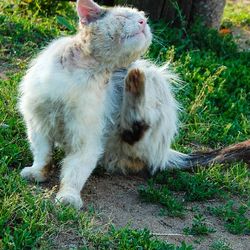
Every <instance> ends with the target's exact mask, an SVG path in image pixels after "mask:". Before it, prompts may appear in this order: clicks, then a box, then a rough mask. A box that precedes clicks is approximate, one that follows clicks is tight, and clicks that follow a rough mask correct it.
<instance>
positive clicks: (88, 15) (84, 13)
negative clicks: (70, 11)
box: [77, 0, 102, 24]
mask: <svg viewBox="0 0 250 250" xmlns="http://www.w3.org/2000/svg"><path fill="white" fill-rule="evenodd" d="M77 13H78V16H79V19H80V22H81V23H82V24H88V23H90V22H93V21H95V20H97V19H98V18H99V17H100V15H101V13H102V8H101V7H100V6H99V5H98V4H97V3H95V2H94V1H92V0H77Z"/></svg>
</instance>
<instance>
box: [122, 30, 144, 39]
mask: <svg viewBox="0 0 250 250" xmlns="http://www.w3.org/2000/svg"><path fill="white" fill-rule="evenodd" d="M140 35H144V36H146V34H145V29H143V30H140V31H139V32H136V33H134V34H132V35H128V36H127V37H126V38H127V39H129V38H134V37H137V36H140Z"/></svg>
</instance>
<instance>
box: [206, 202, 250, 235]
mask: <svg viewBox="0 0 250 250" xmlns="http://www.w3.org/2000/svg"><path fill="white" fill-rule="evenodd" d="M249 208H250V204H244V205H240V206H239V207H238V208H237V207H235V204H234V202H233V201H229V202H228V203H227V204H226V205H224V206H218V207H209V211H210V213H211V214H213V215H216V216H218V217H219V218H220V219H221V220H222V221H223V222H224V226H225V228H226V229H227V230H228V231H229V232H230V233H232V234H246V235H249V234H250V220H249V219H248V218H247V215H246V214H247V212H248V211H250V210H249Z"/></svg>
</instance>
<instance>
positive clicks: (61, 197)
mask: <svg viewBox="0 0 250 250" xmlns="http://www.w3.org/2000/svg"><path fill="white" fill-rule="evenodd" d="M56 203H58V204H60V203H63V204H65V205H71V206H73V207H74V208H75V209H77V210H79V209H80V208H81V207H82V206H83V202H82V199H81V196H80V194H78V193H76V192H74V191H73V190H72V191H70V190H67V191H59V192H58V193H57V195H56Z"/></svg>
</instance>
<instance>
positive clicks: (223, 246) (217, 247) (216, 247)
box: [209, 240, 232, 250]
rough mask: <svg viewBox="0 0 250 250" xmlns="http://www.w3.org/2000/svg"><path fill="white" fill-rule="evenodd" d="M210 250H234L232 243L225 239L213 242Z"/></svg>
mask: <svg viewBox="0 0 250 250" xmlns="http://www.w3.org/2000/svg"><path fill="white" fill-rule="evenodd" d="M209 249H210V250H232V248H231V247H230V245H229V244H228V243H226V242H225V241H223V240H218V241H215V242H213V244H212V245H211V246H210V248H209Z"/></svg>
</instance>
